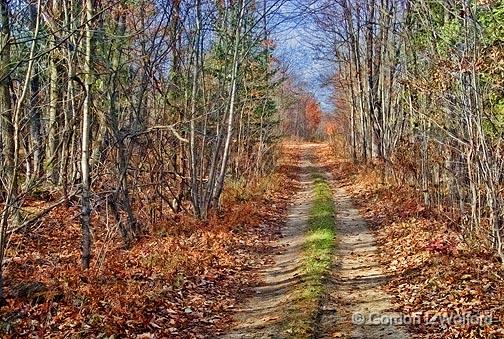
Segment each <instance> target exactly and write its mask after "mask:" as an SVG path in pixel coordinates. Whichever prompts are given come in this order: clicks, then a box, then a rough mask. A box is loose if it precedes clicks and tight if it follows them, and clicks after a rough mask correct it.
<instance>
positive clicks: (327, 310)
mask: <svg viewBox="0 0 504 339" xmlns="http://www.w3.org/2000/svg"><path fill="white" fill-rule="evenodd" d="M333 187H334V188H333V198H334V201H335V205H336V229H337V231H336V234H337V237H338V244H337V245H336V253H335V255H334V260H333V266H334V267H333V269H332V271H331V276H330V278H329V280H328V283H327V292H326V296H325V297H324V301H323V303H322V309H321V311H320V312H321V313H320V320H319V324H318V331H317V335H316V337H317V338H370V339H378V338H391V339H399V338H408V335H407V333H406V331H405V330H404V328H402V326H390V325H388V322H389V321H390V322H393V321H400V320H401V317H400V314H397V313H394V312H391V308H392V304H391V296H390V295H388V294H387V293H386V292H385V291H383V289H382V288H381V287H382V285H383V283H384V282H385V281H386V280H387V277H386V276H385V275H384V274H383V271H382V269H381V268H380V265H379V263H378V253H377V250H378V249H377V247H376V243H375V237H374V235H373V233H372V232H371V231H370V230H369V228H368V226H367V224H366V222H365V221H364V220H363V219H362V217H361V216H360V214H359V211H358V210H357V209H356V208H355V206H354V205H353V203H352V201H351V199H350V197H349V195H348V193H347V192H346V190H345V189H344V187H341V186H338V185H337V184H336V183H335V184H334V186H333ZM397 323H398V322H396V324H397Z"/></svg>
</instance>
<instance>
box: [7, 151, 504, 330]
mask: <svg viewBox="0 0 504 339" xmlns="http://www.w3.org/2000/svg"><path fill="white" fill-rule="evenodd" d="M223 200H224V208H223V209H222V210H221V211H220V213H218V214H215V215H213V216H211V217H210V218H209V220H207V221H206V222H201V221H197V220H194V219H192V218H189V217H185V216H169V217H168V216H167V217H166V219H164V220H160V221H159V223H158V224H159V225H157V227H153V228H151V229H148V232H146V233H145V235H143V236H142V237H141V238H140V239H139V240H138V241H137V242H136V243H135V244H134V246H133V247H132V248H130V249H124V248H123V247H122V246H121V242H120V239H118V237H117V235H116V234H117V230H116V229H115V228H114V227H113V225H111V223H110V222H109V219H107V217H106V215H107V213H106V210H105V209H104V208H103V207H99V206H98V207H97V208H95V210H94V214H93V230H94V247H93V248H94V250H93V261H92V266H91V268H90V270H88V271H83V270H81V269H80V267H79V261H80V260H79V257H80V251H79V247H80V246H79V242H80V227H79V219H78V216H79V210H78V203H77V202H75V204H74V205H72V206H64V205H61V206H59V207H58V208H56V209H54V210H53V211H51V212H50V213H49V214H48V215H47V216H46V217H44V219H43V220H42V222H40V223H38V224H36V225H34V226H33V227H31V228H30V229H26V230H23V231H21V232H18V233H15V234H14V235H13V236H12V237H11V241H10V244H9V249H8V253H7V254H8V256H7V262H6V271H5V293H6V297H7V301H8V305H7V306H6V307H3V308H2V309H0V337H1V338H4V337H5V338H11V337H12V338H18V337H31V338H47V337H50V338H111V337H121V338H123V337H124V338H138V339H140V338H145V339H146V338H216V337H219V336H222V337H224V338H291V337H292V338H307V337H315V338H331V337H333V338H334V337H340V338H405V337H408V336H409V337H411V338H502V337H504V330H503V324H504V306H503V305H502V300H504V278H503V277H504V273H503V268H502V264H501V263H500V262H499V261H498V259H497V256H496V255H495V254H494V253H493V251H492V250H491V249H485V247H483V246H474V245H469V244H468V242H467V241H466V240H463V239H462V237H461V235H460V232H459V230H458V229H457V227H456V225H453V222H451V221H450V220H447V218H445V217H444V216H443V215H442V214H440V213H438V212H436V211H434V210H431V209H429V208H427V207H426V206H424V205H423V204H422V202H421V201H420V198H419V197H418V192H414V191H411V190H410V189H409V188H407V187H401V186H397V185H392V184H386V183H383V182H382V181H381V179H380V175H379V171H377V170H375V169H373V168H370V167H369V166H367V167H360V166H357V165H354V164H352V163H350V162H349V161H347V160H345V159H341V158H337V157H336V156H335V152H334V150H333V149H331V147H330V146H329V145H327V144H308V143H296V142H286V143H285V144H284V146H283V148H282V156H281V159H280V163H279V166H278V168H277V171H276V172H275V173H273V174H272V175H270V176H268V177H266V178H260V179H258V180H257V181H254V182H251V183H247V184H246V185H245V186H243V183H232V182H231V183H228V185H227V186H226V190H225V194H224V199H223ZM37 203H43V202H42V201H41V202H37ZM45 203H50V202H45ZM387 321H391V322H394V321H395V322H396V324H395V325H397V326H387V325H386V324H385V323H386V322H387ZM401 321H402V323H401ZM362 322H364V323H362ZM404 322H406V324H404ZM411 322H413V323H411ZM402 325H407V326H402Z"/></svg>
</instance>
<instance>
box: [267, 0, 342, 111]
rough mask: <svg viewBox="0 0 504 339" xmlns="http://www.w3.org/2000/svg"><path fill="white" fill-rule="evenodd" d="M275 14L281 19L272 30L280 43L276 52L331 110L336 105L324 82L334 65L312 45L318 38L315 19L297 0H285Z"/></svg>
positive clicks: (308, 88) (325, 108)
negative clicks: (321, 56)
mask: <svg viewBox="0 0 504 339" xmlns="http://www.w3.org/2000/svg"><path fill="white" fill-rule="evenodd" d="M301 1H302V0H301ZM275 15H276V18H275V19H274V20H273V21H274V22H275V21H276V20H279V21H280V23H279V24H277V25H275V26H274V27H273V31H272V36H273V40H274V41H275V43H276V46H277V48H276V50H275V52H274V54H275V56H276V57H277V58H279V59H280V60H282V61H283V62H284V63H286V64H287V65H289V70H290V71H291V73H294V74H295V75H296V77H297V78H298V79H300V80H301V81H302V82H303V83H304V84H305V86H306V89H307V90H309V91H310V92H311V93H313V94H314V95H315V97H316V98H317V99H318V100H319V101H320V103H321V106H322V109H323V110H324V111H326V112H327V113H330V112H331V111H332V107H333V106H332V103H331V99H330V96H331V89H330V88H328V87H327V86H326V87H324V86H323V84H322V83H323V81H324V79H327V75H328V74H330V72H331V65H330V64H329V63H328V62H327V61H323V60H321V58H320V57H319V56H318V55H317V52H316V51H315V50H314V49H313V48H312V44H313V43H314V41H317V38H316V37H314V34H313V32H314V30H315V28H314V24H313V22H312V21H311V20H310V18H309V17H308V16H307V15H304V14H303V13H302V12H301V8H300V6H298V5H296V1H289V0H286V1H284V2H283V4H282V6H281V7H280V8H279V11H278V12H277V13H276V14H275ZM276 22H278V21H276Z"/></svg>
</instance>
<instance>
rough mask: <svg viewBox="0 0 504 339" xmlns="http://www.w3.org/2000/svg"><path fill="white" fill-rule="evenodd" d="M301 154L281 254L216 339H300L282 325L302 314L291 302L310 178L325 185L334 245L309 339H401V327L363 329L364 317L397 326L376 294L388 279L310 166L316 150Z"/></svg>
mask: <svg viewBox="0 0 504 339" xmlns="http://www.w3.org/2000/svg"><path fill="white" fill-rule="evenodd" d="M300 147H301V153H302V157H301V161H300V162H299V164H298V166H297V167H298V168H297V171H298V173H299V184H300V189H299V192H298V193H297V194H296V196H295V197H294V199H293V202H292V205H291V207H290V209H289V211H288V218H287V220H286V223H285V225H284V227H283V228H282V238H281V239H280V240H279V244H278V245H279V248H282V249H283V250H282V251H281V252H280V253H278V254H276V255H274V256H273V262H274V264H273V265H270V266H267V267H264V268H263V269H261V270H260V272H259V274H260V276H261V280H262V281H261V283H260V284H259V286H257V287H255V289H254V292H255V293H254V295H253V296H252V297H251V298H250V299H249V300H248V301H246V302H245V304H244V305H241V307H239V308H238V309H237V310H236V314H235V316H234V320H235V326H234V328H233V329H232V330H231V331H230V332H229V333H228V334H226V335H224V336H222V337H221V338H225V339H238V338H243V339H256V338H293V337H296V338H298V337H299V336H297V335H293V334H292V333H291V332H290V329H289V328H288V327H286V322H288V320H287V319H289V318H290V319H292V318H293V317H296V316H300V317H302V316H304V315H306V313H304V312H305V310H303V305H302V304H299V301H298V300H296V298H297V297H298V296H299V293H300V291H303V287H304V284H303V280H304V277H303V271H302V268H303V267H302V266H303V244H304V243H305V241H306V239H307V232H308V229H309V225H308V223H309V217H310V208H311V207H312V204H313V200H314V177H313V174H314V173H318V174H320V175H322V176H323V177H325V179H326V180H327V181H328V182H329V183H330V184H331V188H332V193H333V199H334V203H335V207H336V226H335V227H336V241H337V243H336V248H335V250H334V253H333V259H332V265H331V270H330V272H329V274H328V275H327V276H326V278H325V283H326V286H325V292H324V296H323V297H322V300H321V303H320V309H319V310H318V311H317V312H316V315H317V316H316V319H314V322H315V324H314V327H315V332H314V333H313V336H312V337H314V338H362V339H364V338H371V339H375V338H376V339H378V338H392V339H399V338H401V339H402V338H408V335H407V334H406V332H405V331H404V330H403V329H402V328H400V327H397V326H388V325H382V324H369V322H370V318H372V319H371V320H372V321H373V322H375V323H376V322H380V323H381V322H382V320H380V319H383V322H384V321H386V320H387V319H398V315H397V314H394V313H391V312H389V311H390V309H391V307H392V305H391V297H390V296H389V295H388V294H387V293H386V292H384V291H383V290H382V288H381V286H382V284H383V283H384V282H385V281H386V279H387V277H386V276H384V275H383V272H382V270H381V268H380V266H379V264H378V259H377V257H378V254H377V247H376V244H375V239H374V235H373V233H372V232H371V231H370V230H369V227H368V226H367V224H366V222H365V221H364V219H363V218H362V217H361V216H360V214H359V211H358V210H357V209H356V208H355V206H354V205H353V203H352V201H351V198H350V196H349V195H348V193H347V192H346V191H345V189H344V187H342V184H341V183H340V182H335V181H334V180H333V179H332V174H331V173H330V172H329V171H328V170H326V169H325V168H323V167H322V166H321V164H319V163H317V161H316V156H315V154H316V152H319V150H320V147H322V145H320V144H303V145H301V146H300ZM296 309H299V311H297V310H296ZM293 313H294V314H293ZM298 313H299V314H298ZM374 316H376V317H378V320H376V319H375V318H374ZM362 322H363V323H362ZM361 323H362V324H361Z"/></svg>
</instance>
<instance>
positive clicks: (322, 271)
mask: <svg viewBox="0 0 504 339" xmlns="http://www.w3.org/2000/svg"><path fill="white" fill-rule="evenodd" d="M314 179H315V198H314V201H313V205H312V207H311V209H310V216H309V229H308V234H307V237H306V241H305V243H304V247H303V267H302V271H303V276H304V284H303V288H302V289H300V290H299V293H298V295H297V296H296V300H295V303H294V304H295V305H297V307H300V306H301V305H302V308H303V312H300V310H295V311H294V312H292V313H291V317H290V319H288V322H287V326H286V328H287V329H286V332H287V333H288V334H289V335H290V336H291V337H293V338H306V337H309V336H311V335H312V334H313V326H314V324H315V317H316V314H317V310H318V308H319V302H320V299H321V297H322V295H323V293H324V276H325V275H326V274H327V272H328V271H329V269H330V266H331V258H332V252H333V249H334V243H335V242H334V237H335V235H336V232H335V227H334V224H335V210H334V202H333V199H332V193H331V188H330V187H329V184H328V183H327V182H326V181H325V180H324V179H323V178H322V177H321V176H320V175H318V174H317V175H314Z"/></svg>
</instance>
